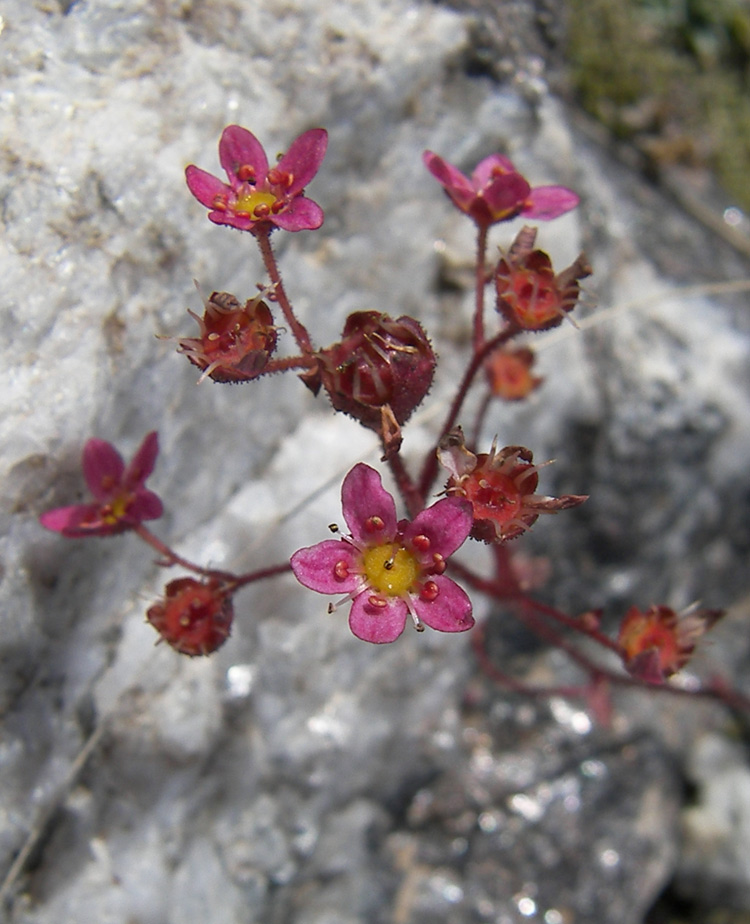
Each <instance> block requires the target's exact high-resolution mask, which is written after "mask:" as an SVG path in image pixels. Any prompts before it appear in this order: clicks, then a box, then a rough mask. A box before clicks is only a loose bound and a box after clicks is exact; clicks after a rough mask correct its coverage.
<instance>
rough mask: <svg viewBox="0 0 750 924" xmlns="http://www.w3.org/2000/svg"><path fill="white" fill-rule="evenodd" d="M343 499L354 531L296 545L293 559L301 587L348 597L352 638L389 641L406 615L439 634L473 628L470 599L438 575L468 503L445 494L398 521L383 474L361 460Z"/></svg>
mask: <svg viewBox="0 0 750 924" xmlns="http://www.w3.org/2000/svg"><path fill="white" fill-rule="evenodd" d="M341 503H342V507H343V512H344V519H345V520H346V524H347V526H348V527H349V530H350V533H351V535H349V536H347V537H346V538H344V539H326V540H325V541H323V542H319V543H318V544H317V545H313V546H310V547H309V548H306V549H300V550H299V551H298V552H295V553H294V555H292V559H291V564H292V571H293V572H294V574H295V577H296V578H297V580H298V581H299V582H300V584H303V585H304V586H305V587H309V588H310V590H316V591H318V593H322V594H339V595H342V600H341V601H340V602H342V603H343V602H347V601H349V600H351V602H352V608H351V612H350V614H349V626H350V628H351V630H352V632H353V633H354V634H355V635H356V636H357V638H361V639H363V640H364V641H366V642H376V643H383V642H393V641H395V640H396V639H397V638H398V637H399V635H401V633H402V632H403V631H404V626H405V625H406V619H407V616H408V615H410V614H411V617H412V619H413V621H414V625H415V626H416V628H417V629H418V630H419V631H422V629H423V628H424V625H423V624H425V625H428V626H430V628H432V629H437V630H438V631H440V632H463V631H465V630H466V629H470V628H471V627H472V626H473V625H474V618H473V617H472V615H471V601H470V600H469V598H468V597H467V595H466V593H465V592H464V591H463V590H462V589H461V588H460V587H459V586H458V584H456V583H455V582H454V581H452V580H451V579H450V578H447V577H445V575H444V573H443V572H444V571H445V567H446V561H447V559H448V558H449V557H450V556H451V555H452V554H453V553H454V552H455V551H456V550H457V549H458V548H459V547H460V546H461V545H463V543H464V541H465V540H466V538H467V537H468V535H469V532H470V531H471V525H472V519H471V508H470V506H469V504H467V503H466V502H465V501H463V500H460V499H457V498H444V499H443V500H440V501H438V502H437V503H436V504H433V505H432V506H431V507H428V508H427V509H426V510H423V511H422V512H421V513H420V514H418V515H417V516H416V517H415V518H414V520H412V521H411V522H409V521H408V520H401V521H398V520H397V519H396V504H395V501H394V500H393V497H392V496H391V495H390V494H389V493H388V492H387V491H386V490H385V488H384V487H383V483H382V481H381V479H380V475H379V474H378V473H377V472H376V471H375V469H373V468H370V466H369V465H365V464H364V463H362V462H360V463H358V464H357V465H355V466H354V468H353V469H352V470H351V471H350V472H349V474H348V475H347V476H346V478H345V479H344V483H343V485H342V488H341ZM337 605H338V604H331V605H330V607H329V609H330V610H331V612H332V611H333V610H334V609H335V608H336V606H337Z"/></svg>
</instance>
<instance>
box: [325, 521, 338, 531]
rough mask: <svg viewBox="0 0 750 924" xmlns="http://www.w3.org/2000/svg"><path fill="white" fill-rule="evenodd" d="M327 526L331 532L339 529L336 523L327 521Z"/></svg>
mask: <svg viewBox="0 0 750 924" xmlns="http://www.w3.org/2000/svg"><path fill="white" fill-rule="evenodd" d="M328 528H329V529H330V531H331V532H332V533H337V532H338V531H339V528H338V525H337V524H336V523H329V524H328Z"/></svg>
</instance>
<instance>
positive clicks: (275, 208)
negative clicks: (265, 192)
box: [271, 199, 286, 215]
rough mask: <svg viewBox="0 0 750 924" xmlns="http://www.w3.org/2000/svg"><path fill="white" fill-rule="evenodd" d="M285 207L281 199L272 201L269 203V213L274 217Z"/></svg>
mask: <svg viewBox="0 0 750 924" xmlns="http://www.w3.org/2000/svg"><path fill="white" fill-rule="evenodd" d="M285 206H286V202H284V200H283V199H274V201H273V202H272V203H271V211H272V212H273V214H274V215H278V214H279V212H281V211H282V210H283V209H284V208H285Z"/></svg>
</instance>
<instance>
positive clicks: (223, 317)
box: [178, 292, 276, 382]
mask: <svg viewBox="0 0 750 924" xmlns="http://www.w3.org/2000/svg"><path fill="white" fill-rule="evenodd" d="M188 314H190V315H192V317H194V318H195V320H196V321H197V322H198V324H199V325H200V337H184V338H180V339H179V340H178V343H179V352H180V353H184V354H185V355H186V356H187V358H188V359H189V360H190V362H191V363H193V365H195V366H197V367H198V368H199V369H202V370H203V375H202V376H201V377H200V379H199V380H198V381H199V382H202V381H203V379H205V378H211V379H213V380H214V382H249V381H250V380H251V379H255V378H257V377H258V376H259V375H261V374H262V372H263V370H264V369H265V367H266V364H267V363H268V359H269V357H270V356H271V354H272V353H273V351H274V350H275V349H276V328H275V327H274V326H273V318H272V316H271V311H270V309H269V307H268V305H267V304H266V303H265V302H264V301H262V300H261V299H260V297H256V298H252V299H248V301H247V302H245V305H244V307H243V306H242V305H240V303H239V302H238V301H237V299H236V298H235V297H234V295H230V294H229V292H214V293H213V294H212V295H211V297H210V298H209V300H208V301H207V302H206V310H205V312H204V313H203V317H202V318H199V317H198V315H197V314H195V313H194V312H192V311H188Z"/></svg>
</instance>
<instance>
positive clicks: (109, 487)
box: [82, 439, 125, 501]
mask: <svg viewBox="0 0 750 924" xmlns="http://www.w3.org/2000/svg"><path fill="white" fill-rule="evenodd" d="M82 466H83V477H84V478H85V479H86V484H87V485H88V489H89V491H91V493H92V494H93V495H94V497H95V498H96V499H97V500H98V501H107V500H109V499H110V498H111V497H112V495H113V493H114V492H115V491H116V490H117V489H118V488H119V487H120V483H121V481H122V475H123V472H124V471H125V463H124V462H123V461H122V456H121V455H120V453H119V452H118V451H117V450H116V449H115V447H114V446H113V445H112V444H111V443H108V442H106V440H97V439H92V440H89V441H88V442H87V443H86V445H85V446H84V447H83V459H82Z"/></svg>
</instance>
